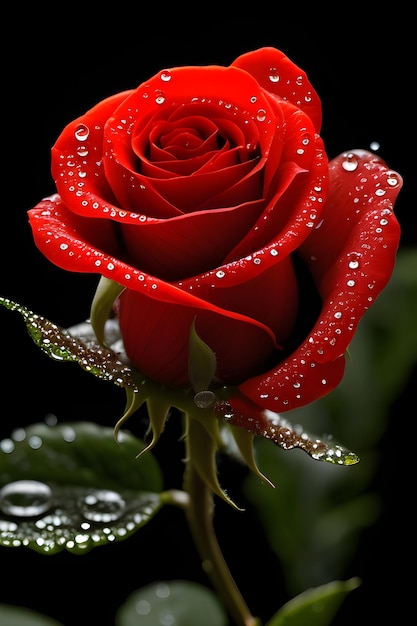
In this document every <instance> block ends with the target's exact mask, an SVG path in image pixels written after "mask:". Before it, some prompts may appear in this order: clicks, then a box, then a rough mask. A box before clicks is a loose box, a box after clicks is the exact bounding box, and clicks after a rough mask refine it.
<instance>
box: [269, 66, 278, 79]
mask: <svg viewBox="0 0 417 626" xmlns="http://www.w3.org/2000/svg"><path fill="white" fill-rule="evenodd" d="M268 78H269V80H270V81H271V83H278V82H279V74H278V72H277V68H276V67H270V68H269V76H268Z"/></svg>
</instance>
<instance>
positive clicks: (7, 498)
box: [0, 480, 52, 517]
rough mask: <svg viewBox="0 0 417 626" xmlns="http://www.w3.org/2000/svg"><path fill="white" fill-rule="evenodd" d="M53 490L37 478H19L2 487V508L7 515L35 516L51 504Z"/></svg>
mask: <svg viewBox="0 0 417 626" xmlns="http://www.w3.org/2000/svg"><path fill="white" fill-rule="evenodd" d="M51 502H52V491H51V489H50V487H48V485H46V484H45V483H42V482H39V481H37V480H17V481H15V482H13V483H9V484H8V485H5V486H4V487H2V489H0V509H1V510H2V511H3V513H6V515H13V516H16V517H33V516H35V515H41V514H42V513H45V511H47V510H48V509H49V507H50V506H51Z"/></svg>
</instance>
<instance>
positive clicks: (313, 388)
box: [240, 150, 402, 412]
mask: <svg viewBox="0 0 417 626" xmlns="http://www.w3.org/2000/svg"><path fill="white" fill-rule="evenodd" d="M401 186H402V179H401V176H400V175H399V174H398V173H396V172H393V171H392V170H390V169H388V167H387V166H386V164H385V163H384V161H382V160H381V159H380V158H379V157H377V156H375V155H374V154H372V153H370V152H367V151H363V150H362V151H351V152H349V153H347V152H346V153H343V154H342V155H340V156H339V157H337V158H336V159H334V160H333V161H332V162H331V164H330V191H329V197H328V201H327V204H326V209H325V212H324V213H323V222H322V223H321V224H320V225H318V226H319V227H318V228H317V229H316V230H314V232H313V233H312V235H311V237H310V238H309V239H307V240H306V241H305V242H304V243H303V244H302V246H301V247H300V252H301V254H302V256H303V258H304V260H305V261H306V262H307V264H308V265H309V267H310V269H311V272H312V275H313V276H314V279H315V281H316V285H317V288H318V290H319V293H320V295H321V297H322V310H321V313H320V315H319V318H318V320H317V321H316V323H315V325H314V327H313V329H312V330H311V332H310V333H309V335H308V336H307V337H306V340H305V341H304V343H303V344H302V345H301V346H300V347H299V348H298V349H297V350H296V351H295V352H294V353H293V354H292V355H291V356H290V357H289V358H288V359H287V360H285V361H284V362H282V363H280V364H278V365H277V366H276V367H275V368H273V369H271V370H270V371H268V372H267V373H266V374H264V375H261V376H257V377H255V378H252V379H251V380H249V381H247V382H245V383H244V384H243V385H241V386H240V390H241V391H242V393H243V394H244V395H246V396H247V397H248V398H249V400H251V402H254V403H255V404H257V405H258V406H260V407H263V408H266V409H270V410H272V411H275V412H279V411H285V410H288V409H293V408H296V407H299V406H303V405H305V404H308V403H310V402H312V401H314V400H316V399H317V398H320V397H321V396H323V395H325V394H326V393H328V392H329V391H331V390H332V389H333V388H334V387H336V386H337V385H338V384H339V382H340V380H341V379H342V376H343V371H344V367H345V357H344V353H345V350H346V348H347V347H348V345H349V343H350V341H351V339H352V336H353V332H354V330H355V329H356V327H357V324H358V323H359V321H360V319H361V317H362V316H363V314H364V313H365V311H366V310H367V309H368V308H369V306H370V305H371V304H372V302H373V301H374V300H375V298H376V297H377V295H378V294H379V293H380V291H381V290H382V289H383V288H384V287H385V285H386V284H387V282H388V280H389V278H390V276H391V274H392V271H393V268H394V264H395V255H396V252H397V249H398V244H399V239H400V227H399V224H398V221H397V219H396V217H395V215H394V213H393V205H394V202H395V200H396V197H397V195H398V193H399V191H400V189H401Z"/></svg>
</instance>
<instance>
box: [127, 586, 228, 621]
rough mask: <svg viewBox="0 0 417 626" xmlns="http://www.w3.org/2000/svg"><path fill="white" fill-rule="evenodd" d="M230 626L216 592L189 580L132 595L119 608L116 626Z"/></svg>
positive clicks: (140, 590) (145, 589)
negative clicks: (170, 625) (158, 625)
mask: <svg viewBox="0 0 417 626" xmlns="http://www.w3.org/2000/svg"><path fill="white" fill-rule="evenodd" d="M139 623H140V624H141V626H156V625H157V624H178V625H179V624H181V626H196V624H198V626H228V623H229V622H228V619H227V616H226V613H225V612H224V609H223V608H222V606H221V605H220V603H219V600H218V598H217V596H216V595H215V594H214V592H213V591H211V590H210V589H207V588H205V587H203V586H202V585H199V584H197V583H193V582H189V581H186V580H173V581H168V582H165V581H159V582H156V583H153V584H151V585H148V586H146V587H143V588H142V589H139V590H137V591H135V592H134V593H132V594H131V595H130V596H129V597H128V598H127V600H126V602H125V603H124V604H123V605H122V606H121V607H120V608H119V610H118V612H117V615H116V626H137V624H139Z"/></svg>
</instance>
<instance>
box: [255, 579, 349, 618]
mask: <svg viewBox="0 0 417 626" xmlns="http://www.w3.org/2000/svg"><path fill="white" fill-rule="evenodd" d="M359 584H360V581H359V579H357V578H350V579H349V580H346V581H341V580H335V581H332V582H330V583H328V584H326V585H322V586H320V587H316V588H312V589H307V590H306V591H304V592H303V593H301V594H300V595H298V596H296V597H295V598H292V599H291V600H290V601H289V602H287V603H286V604H284V606H283V607H281V608H280V610H279V611H278V612H277V613H276V614H275V615H274V616H273V617H272V619H270V620H269V621H268V622H267V623H266V625H265V626H300V625H301V624H303V625H304V624H305V625H307V624H308V626H330V625H331V623H332V621H333V618H334V617H335V615H336V613H337V611H338V610H339V607H340V605H341V604H342V602H343V600H344V599H345V597H346V596H347V594H348V593H350V592H351V591H353V590H354V589H356V588H357V587H358V586H359Z"/></svg>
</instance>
